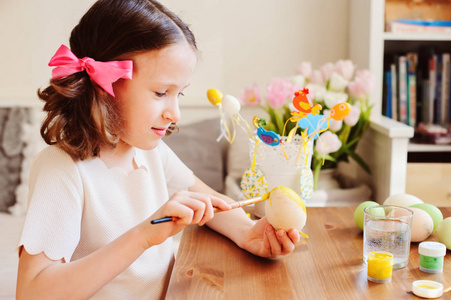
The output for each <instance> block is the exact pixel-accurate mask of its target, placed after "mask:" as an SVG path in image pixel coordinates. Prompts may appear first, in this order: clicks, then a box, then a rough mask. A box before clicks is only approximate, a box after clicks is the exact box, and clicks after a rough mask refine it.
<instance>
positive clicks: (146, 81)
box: [17, 0, 299, 299]
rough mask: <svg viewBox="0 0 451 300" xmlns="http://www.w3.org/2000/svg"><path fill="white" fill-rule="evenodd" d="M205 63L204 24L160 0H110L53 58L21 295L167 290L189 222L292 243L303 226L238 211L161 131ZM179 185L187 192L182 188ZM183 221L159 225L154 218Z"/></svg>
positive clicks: (269, 242)
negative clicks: (199, 40) (201, 47)
mask: <svg viewBox="0 0 451 300" xmlns="http://www.w3.org/2000/svg"><path fill="white" fill-rule="evenodd" d="M196 63H197V50H196V43H195V39H194V36H193V34H192V33H191V31H190V30H189V29H188V27H187V26H186V25H185V24H184V23H183V22H182V21H181V20H180V19H179V18H178V17H177V16H175V15H174V14H173V13H172V12H170V11H168V10H167V9H166V8H165V7H164V6H162V5H161V4H160V3H158V2H156V1H155V0H114V1H112V0H99V1H98V2H96V3H95V4H94V5H93V6H92V8H91V9H90V10H89V11H88V12H87V13H86V14H85V15H84V16H83V18H82V19H81V20H80V23H79V24H78V25H77V26H76V27H75V28H74V29H73V31H72V34H71V37H70V50H69V49H68V48H67V47H65V46H61V48H60V49H59V50H58V51H57V53H56V54H55V56H54V57H53V58H52V59H51V61H50V64H49V65H50V66H54V67H55V69H54V70H53V73H52V79H51V81H50V85H49V86H48V87H47V88H46V89H44V90H42V91H39V92H38V94H39V97H40V98H41V99H42V100H44V102H45V106H44V110H45V111H46V112H47V118H46V119H45V121H44V123H43V125H42V128H41V134H42V136H43V138H44V140H45V141H46V142H47V143H48V144H50V145H51V146H49V147H47V148H46V149H45V150H43V151H42V152H41V153H40V154H39V155H38V157H37V158H36V160H35V163H34V165H33V167H32V170H31V173H30V190H29V192H30V195H29V208H28V214H27V218H26V221H25V224H24V229H23V232H22V235H21V238H20V242H19V251H20V252H19V255H20V261H19V274H18V281H17V298H18V299H35V298H44V299H51V298H58V299H66V298H102V299H149V298H163V297H164V295H165V291H166V287H167V284H168V279H169V277H170V273H171V269H172V263H173V259H174V256H173V250H172V239H171V237H172V236H173V235H174V234H176V233H178V232H179V231H180V230H182V229H183V228H184V227H185V226H187V225H189V224H198V225H204V224H207V225H208V226H209V227H210V228H212V229H214V230H216V231H218V232H220V233H222V234H224V235H225V236H227V237H228V238H230V239H231V240H233V241H234V242H235V243H236V244H237V245H238V246H239V247H241V248H243V249H245V250H247V251H249V252H251V253H253V254H255V255H259V256H263V257H276V256H278V255H283V254H287V253H290V252H291V251H293V249H294V245H295V243H297V242H298V241H299V234H298V233H297V232H296V230H295V229H291V230H290V231H289V232H285V231H283V230H280V231H277V232H276V231H275V230H274V228H272V226H271V225H269V224H268V222H267V220H266V219H265V218H263V219H261V220H260V221H258V222H257V223H254V222H253V221H251V220H250V219H249V218H248V217H247V216H246V214H245V213H244V211H243V210H241V209H235V210H231V211H227V212H223V213H220V214H216V215H214V214H213V209H214V207H218V208H220V209H222V210H229V209H230V206H229V204H228V203H230V202H232V201H233V200H232V199H229V198H227V197H226V196H224V195H221V194H219V193H217V192H215V191H214V190H212V189H211V188H209V187H208V186H206V185H205V184H204V183H202V182H201V181H200V180H199V179H198V178H197V177H195V176H194V175H193V174H192V172H191V171H190V170H189V169H188V168H187V167H186V166H185V165H184V164H183V163H182V162H181V161H180V160H179V159H178V158H177V156H176V155H175V154H174V153H173V152H172V151H171V150H170V149H169V148H168V147H167V146H166V145H165V144H164V143H163V142H162V141H161V138H162V137H163V136H165V135H168V134H170V132H171V131H172V130H173V129H174V128H175V123H176V122H177V121H178V120H179V118H180V111H179V107H178V101H179V97H180V96H181V95H183V90H184V89H185V88H186V87H187V86H188V85H189V82H190V78H191V76H192V73H193V71H194V68H195V66H196ZM171 191H177V192H175V193H172V192H171ZM165 216H175V217H176V218H177V220H175V221H172V222H167V223H163V224H158V225H151V224H150V220H152V219H156V218H161V217H165Z"/></svg>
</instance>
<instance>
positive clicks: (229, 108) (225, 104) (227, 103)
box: [222, 95, 241, 116]
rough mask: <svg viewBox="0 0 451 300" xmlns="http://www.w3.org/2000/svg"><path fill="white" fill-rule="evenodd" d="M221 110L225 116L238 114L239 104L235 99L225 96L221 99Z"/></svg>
mask: <svg viewBox="0 0 451 300" xmlns="http://www.w3.org/2000/svg"><path fill="white" fill-rule="evenodd" d="M222 108H223V109H224V112H225V113H226V114H228V115H232V116H233V115H235V114H237V113H239V112H240V110H241V104H240V101H238V99H237V98H235V97H233V96H231V95H225V96H224V97H223V98H222Z"/></svg>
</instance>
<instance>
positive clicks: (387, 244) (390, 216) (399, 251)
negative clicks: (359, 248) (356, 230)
mask: <svg viewBox="0 0 451 300" xmlns="http://www.w3.org/2000/svg"><path fill="white" fill-rule="evenodd" d="M363 214H364V221H363V261H364V262H365V263H367V260H368V253H369V252H371V251H376V250H378V251H387V252H390V253H392V254H393V269H399V268H403V267H405V266H406V265H407V264H408V263H409V252H410V235H411V232H412V216H413V212H412V211H411V210H410V209H408V208H405V207H400V206H393V205H380V206H370V207H367V208H365V209H364V210H363Z"/></svg>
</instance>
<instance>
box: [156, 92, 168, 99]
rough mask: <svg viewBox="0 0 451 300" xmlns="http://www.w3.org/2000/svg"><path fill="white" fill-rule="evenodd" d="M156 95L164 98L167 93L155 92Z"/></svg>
mask: <svg viewBox="0 0 451 300" xmlns="http://www.w3.org/2000/svg"><path fill="white" fill-rule="evenodd" d="M155 95H157V97H158V98H162V97H164V96H165V95H166V93H159V92H155Z"/></svg>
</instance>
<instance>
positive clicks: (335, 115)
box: [330, 102, 351, 121]
mask: <svg viewBox="0 0 451 300" xmlns="http://www.w3.org/2000/svg"><path fill="white" fill-rule="evenodd" d="M350 112H351V104H349V103H347V102H342V103H338V104H335V105H334V106H333V107H332V109H331V110H330V117H331V118H332V119H334V120H336V121H341V120H343V119H344V118H346V117H347V116H348V115H349V113H350Z"/></svg>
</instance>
